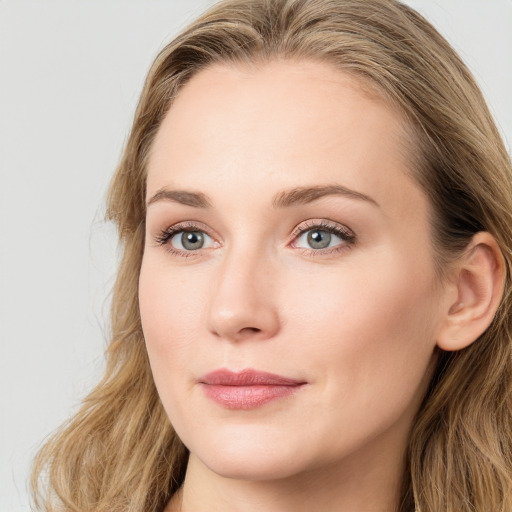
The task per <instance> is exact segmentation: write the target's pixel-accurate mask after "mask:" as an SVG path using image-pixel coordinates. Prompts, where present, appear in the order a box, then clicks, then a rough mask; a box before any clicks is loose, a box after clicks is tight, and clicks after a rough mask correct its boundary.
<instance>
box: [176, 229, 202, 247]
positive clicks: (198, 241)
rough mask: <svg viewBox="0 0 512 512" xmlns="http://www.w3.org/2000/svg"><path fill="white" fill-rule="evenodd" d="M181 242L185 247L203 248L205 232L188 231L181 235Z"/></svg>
mask: <svg viewBox="0 0 512 512" xmlns="http://www.w3.org/2000/svg"><path fill="white" fill-rule="evenodd" d="M181 243H182V245H183V247H184V248H185V249H189V250H191V251H192V250H194V249H201V247H202V246H203V244H204V237H203V234H202V233H200V232H199V231H188V232H184V233H183V234H182V235H181Z"/></svg>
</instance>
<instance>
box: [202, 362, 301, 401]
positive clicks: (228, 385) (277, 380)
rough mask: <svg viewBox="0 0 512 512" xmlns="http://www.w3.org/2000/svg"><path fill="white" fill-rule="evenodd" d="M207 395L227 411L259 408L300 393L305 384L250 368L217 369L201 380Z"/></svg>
mask: <svg viewBox="0 0 512 512" xmlns="http://www.w3.org/2000/svg"><path fill="white" fill-rule="evenodd" d="M198 383H199V384H200V385H201V387H202V388H203V391H204V393H205V394H206V396H207V397H208V398H209V399H211V400H213V401H214V402H216V403H217V404H218V405H220V406H222V407H224V408H226V409H255V408H257V407H261V406H263V405H265V404H267V403H268V402H271V401H273V400H277V399H279V398H284V397H287V396H290V395H292V394H294V393H296V392H297V391H298V390H300V389H301V388H303V387H304V386H305V384H306V382H305V381H302V380H296V379H290V378H288V377H283V376H281V375H276V374H273V373H267V372H261V371H257V370H252V369H247V370H242V371H241V372H232V371H230V370H226V369H220V370H215V371H213V372H210V373H208V374H206V375H204V376H203V377H201V378H200V379H199V380H198Z"/></svg>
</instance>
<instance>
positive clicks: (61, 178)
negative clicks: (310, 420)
mask: <svg viewBox="0 0 512 512" xmlns="http://www.w3.org/2000/svg"><path fill="white" fill-rule="evenodd" d="M212 3H213V2H212V1H211V0H167V1H159V0H125V1H117V0H108V1H107V0H105V1H102V2H100V1H94V0H59V1H57V0H39V1H25V0H10V1H8V0H4V1H2V0H0V511H1V512H21V511H27V510H29V504H28V503H29V500H28V494H27V486H26V478H27V475H28V471H29V467H30V460H31V458H32V457H33V455H34V453H35V451H36V449H37V446H38V445H39V444H40V442H41V441H42V439H43V438H44V436H45V435H47V434H48V433H49V432H50V431H52V430H53V429H55V428H56V427H57V426H58V425H59V424H60V423H61V422H62V421H64V420H65V419H66V418H68V417H69V415H70V414H71V413H72V412H73V411H75V410H76V407H77V404H78V402H79V400H80V399H81V398H82V397H83V396H84V395H85V393H86V392H87V390H88V389H90V387H91V386H92V384H93V383H94V382H95V381H96V380H97V379H98V377H99V376H100V374H101V372H102V369H103V355H102V354H103V350H104V347H105V344H106V340H105V336H104V332H106V327H105V326H106V325H107V324H108V305H109V292H110V289H111V286H112V283H113V278H114V273H115V265H116V259H117V255H116V240H115V235H114V231H113V229H112V227H111V226H107V225H105V224H103V221H102V219H103V213H104V209H103V202H104V197H105V192H106V188H107V184H108V182H109V178H110V176H111V174H112V172H113V170H114V168H115V165H116V163H117V161H118V157H119V154H120V151H121V148H122V146H123V143H124V140H125V138H126V135H127V131H128V128H129V125H130V121H131V117H132V115H133V111H134V107H135V104H136V101H137V96H138V93H139V91H140V89H141V85H142V82H143V79H144V75H145V73H146V71H147V69H148V67H149V65H150V63H151V61H152V59H153V57H154V56H155V55H156V53H157V51H158V50H159V49H160V48H161V47H162V46H163V45H164V44H165V43H166V42H167V41H169V40H170V38H171V37H172V36H173V35H174V34H176V33H177V32H178V31H179V30H180V29H182V28H183V27H185V26H186V24H187V23H188V22H189V21H191V20H192V19H193V18H194V17H195V16H196V15H197V14H198V13H200V12H201V11H202V10H203V9H204V8H205V7H206V6H208V5H210V4H212ZM408 3H410V4H411V5H413V6H414V7H416V8H418V9H419V10H420V11H421V12H422V13H423V14H425V15H426V16H427V17H428V18H429V19H430V20H431V21H433V23H434V24H435V25H436V26H437V27H438V28H439V29H440V30H441V32H442V33H443V34H444V35H445V36H446V37H447V38H448V39H449V40H450V42H451V43H452V44H453V45H454V46H455V47H456V48H457V49H458V50H459V52H460V53H461V55H462V56H463V58H464V59H465V61H466V62H467V63H468V64H469V66H470V68H471V69H472V70H473V72H474V73H475V75H476V77H477V79H478V81H479V83H480V84H481V86H482V88H483V90H484V93H485V95H486V97H487V98H488V101H489V102H490V104H491V107H492V110H493V112H494V114H495V116H496V118H497V120H498V124H499V126H500V129H501V131H502V133H503V135H504V137H505V139H506V140H507V141H508V147H509V148H510V145H511V143H512V0H414V1H413V0H411V1H409V2H408Z"/></svg>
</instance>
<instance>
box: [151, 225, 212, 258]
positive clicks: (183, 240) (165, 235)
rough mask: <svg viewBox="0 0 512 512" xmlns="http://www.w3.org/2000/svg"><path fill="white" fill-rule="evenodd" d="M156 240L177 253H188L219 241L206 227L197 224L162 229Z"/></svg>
mask: <svg viewBox="0 0 512 512" xmlns="http://www.w3.org/2000/svg"><path fill="white" fill-rule="evenodd" d="M155 241H156V242H157V244H158V245H161V246H163V247H165V249H166V250H167V251H169V252H171V253H173V254H175V255H178V256H179V255H187V253H192V252H194V251H199V250H200V249H208V248H210V247H215V246H216V245H217V243H216V242H215V240H214V239H213V238H212V237H211V236H210V235H208V234H207V233H206V232H205V231H204V229H202V228H200V227H199V226H195V225H186V226H184V225H183V224H181V225H177V226H171V227H169V228H167V229H165V230H163V231H161V232H160V233H159V234H158V235H157V236H156V237H155Z"/></svg>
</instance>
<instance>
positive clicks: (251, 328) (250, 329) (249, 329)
mask: <svg viewBox="0 0 512 512" xmlns="http://www.w3.org/2000/svg"><path fill="white" fill-rule="evenodd" d="M243 331H249V332H251V333H257V332H261V329H258V328H257V327H244V328H243V329H242V331H241V332H243Z"/></svg>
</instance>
